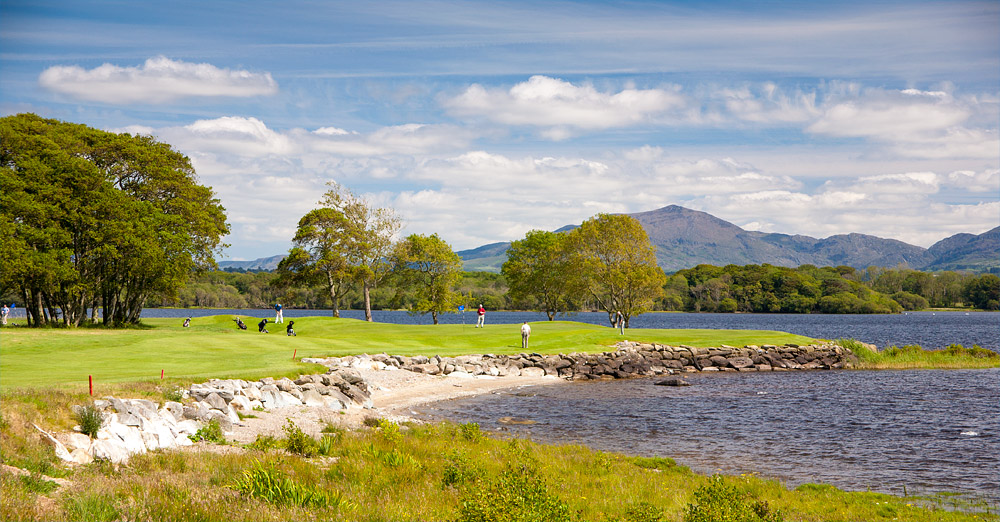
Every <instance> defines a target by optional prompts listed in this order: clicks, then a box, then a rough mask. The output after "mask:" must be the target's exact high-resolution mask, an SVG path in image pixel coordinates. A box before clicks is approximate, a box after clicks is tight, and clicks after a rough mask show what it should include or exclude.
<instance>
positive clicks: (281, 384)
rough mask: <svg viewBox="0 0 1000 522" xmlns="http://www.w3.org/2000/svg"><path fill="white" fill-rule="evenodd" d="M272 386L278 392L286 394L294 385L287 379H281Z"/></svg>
mask: <svg viewBox="0 0 1000 522" xmlns="http://www.w3.org/2000/svg"><path fill="white" fill-rule="evenodd" d="M274 385H275V386H277V387H278V389H279V390H281V391H283V392H288V391H290V390H291V389H292V388H294V387H295V383H294V382H292V380H291V379H289V378H288V377H282V378H281V379H278V380H277V381H275V382H274Z"/></svg>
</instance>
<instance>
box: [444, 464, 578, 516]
mask: <svg viewBox="0 0 1000 522" xmlns="http://www.w3.org/2000/svg"><path fill="white" fill-rule="evenodd" d="M458 519H459V521H461V522H501V521H503V522H521V521H523V522H556V521H567V520H569V519H570V511H569V506H567V504H566V503H565V502H563V501H562V500H560V499H559V498H558V497H556V496H555V495H553V494H551V493H549V490H548V488H547V487H546V485H545V481H544V480H543V479H542V478H541V477H540V476H539V475H538V472H537V471H536V470H535V469H534V467H533V466H528V465H509V466H508V467H507V469H505V470H504V471H502V472H501V473H500V476H499V477H497V478H496V480H494V481H490V482H485V483H484V482H475V483H473V484H472V485H471V486H470V487H469V488H467V489H466V490H465V491H463V492H462V494H461V496H460V501H459V517H458Z"/></svg>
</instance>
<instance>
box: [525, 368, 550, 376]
mask: <svg viewBox="0 0 1000 522" xmlns="http://www.w3.org/2000/svg"><path fill="white" fill-rule="evenodd" d="M521 375H522V376H525V377H544V376H545V370H544V369H542V368H538V367H535V366H526V367H524V368H521Z"/></svg>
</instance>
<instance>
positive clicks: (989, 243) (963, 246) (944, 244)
mask: <svg viewBox="0 0 1000 522" xmlns="http://www.w3.org/2000/svg"><path fill="white" fill-rule="evenodd" d="M927 251H928V252H930V253H931V254H933V255H934V262H933V263H931V264H930V265H928V266H927V269H928V270H975V271H977V272H979V271H992V272H996V271H997V270H998V269H1000V227H996V228H994V229H993V230H987V231H986V232H983V233H982V234H979V235H978V236H977V235H974V234H955V235H954V236H951V237H948V238H945V239H942V240H941V241H938V242H937V243H934V244H933V245H931V247H930V248H928V249H927ZM991 269H992V270H991Z"/></svg>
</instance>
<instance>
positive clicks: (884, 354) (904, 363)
mask: <svg viewBox="0 0 1000 522" xmlns="http://www.w3.org/2000/svg"><path fill="white" fill-rule="evenodd" d="M837 343H838V344H840V345H841V346H843V347H845V348H849V349H850V350H851V351H853V352H854V353H855V354H856V355H857V356H858V360H859V363H858V368H859V369H862V370H917V369H983V368H998V367H1000V354H998V353H997V352H994V351H992V350H988V349H986V348H981V347H979V346H973V347H972V348H965V347H964V346H962V345H960V344H953V345H951V346H948V347H947V348H945V349H943V350H925V349H924V348H922V347H920V346H918V345H915V344H911V345H906V346H903V347H902V348H900V347H897V346H889V347H886V348H885V349H883V350H881V351H879V352H873V351H871V350H869V349H867V348H865V347H864V346H862V345H861V343H859V342H858V341H856V340H854V339H838V340H837Z"/></svg>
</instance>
